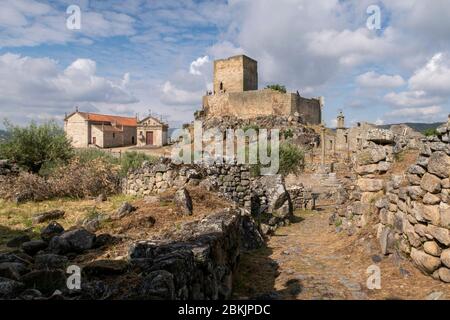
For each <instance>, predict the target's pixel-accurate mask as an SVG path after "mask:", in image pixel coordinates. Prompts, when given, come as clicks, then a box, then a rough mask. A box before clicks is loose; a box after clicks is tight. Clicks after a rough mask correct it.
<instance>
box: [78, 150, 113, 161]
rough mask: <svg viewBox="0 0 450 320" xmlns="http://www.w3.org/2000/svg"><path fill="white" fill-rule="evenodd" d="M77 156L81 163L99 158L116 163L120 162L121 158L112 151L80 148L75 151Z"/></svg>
mask: <svg viewBox="0 0 450 320" xmlns="http://www.w3.org/2000/svg"><path fill="white" fill-rule="evenodd" d="M75 156H76V157H77V158H78V160H79V161H80V163H89V162H91V161H94V160H98V159H102V160H103V161H105V162H108V163H110V164H116V165H117V164H119V162H120V161H119V158H117V157H114V156H113V155H112V154H111V153H109V152H106V151H103V150H99V149H79V150H77V151H76V152H75Z"/></svg>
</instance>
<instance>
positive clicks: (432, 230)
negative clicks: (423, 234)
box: [427, 224, 450, 246]
mask: <svg viewBox="0 0 450 320" xmlns="http://www.w3.org/2000/svg"><path fill="white" fill-rule="evenodd" d="M427 233H428V234H430V235H431V236H432V237H433V238H435V239H436V240H437V241H439V242H440V243H442V244H443V245H445V246H449V245H450V231H449V230H448V229H445V228H440V227H436V226H434V225H432V224H429V225H428V226H427Z"/></svg>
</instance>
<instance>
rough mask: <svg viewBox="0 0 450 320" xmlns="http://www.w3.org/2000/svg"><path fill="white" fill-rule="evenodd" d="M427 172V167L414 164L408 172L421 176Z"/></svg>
mask: <svg viewBox="0 0 450 320" xmlns="http://www.w3.org/2000/svg"><path fill="white" fill-rule="evenodd" d="M425 172H426V171H425V169H424V168H422V167H421V166H418V165H412V166H410V167H409V169H408V173H410V174H416V175H419V176H423V175H424V174H425Z"/></svg>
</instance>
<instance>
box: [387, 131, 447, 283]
mask: <svg viewBox="0 0 450 320" xmlns="http://www.w3.org/2000/svg"><path fill="white" fill-rule="evenodd" d="M438 131H439V133H440V136H439V137H432V138H428V139H427V141H426V142H425V144H424V146H423V147H422V148H421V150H420V156H419V157H418V159H417V162H416V164H414V165H412V166H410V167H409V169H408V171H407V172H406V173H405V174H404V175H402V176H393V177H392V178H391V180H390V181H389V182H388V183H387V185H386V196H385V197H384V198H383V199H382V200H381V201H380V202H379V203H378V204H379V209H380V211H379V217H380V224H379V226H378V237H379V239H380V243H381V245H382V250H383V251H384V252H385V253H389V252H392V251H394V250H400V251H402V252H403V253H404V254H406V255H408V256H410V257H411V259H412V260H413V261H414V263H415V264H416V265H417V266H418V267H419V268H420V269H421V270H422V271H423V272H425V273H427V274H430V275H431V276H432V277H433V278H435V279H440V280H442V281H444V282H450V248H449V247H450V206H449V203H450V202H449V200H450V197H449V195H450V182H449V173H450V156H449V155H450V145H449V143H448V136H449V128H448V126H447V125H445V126H442V127H440V128H439V129H438Z"/></svg>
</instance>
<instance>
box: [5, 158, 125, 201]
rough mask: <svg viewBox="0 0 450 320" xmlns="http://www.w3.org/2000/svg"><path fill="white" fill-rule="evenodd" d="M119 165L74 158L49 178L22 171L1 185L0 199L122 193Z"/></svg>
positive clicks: (104, 161) (79, 196) (77, 196)
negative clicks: (120, 191)
mask: <svg viewBox="0 0 450 320" xmlns="http://www.w3.org/2000/svg"><path fill="white" fill-rule="evenodd" d="M119 169H120V168H119V166H118V165H113V164H111V163H109V162H108V161H106V160H105V159H102V158H97V159H94V160H92V161H89V162H82V161H80V159H79V158H77V157H75V158H74V159H72V160H71V161H70V162H69V163H68V164H66V165H63V166H60V167H57V168H55V169H53V170H52V171H51V173H50V174H49V176H48V177H46V178H45V177H42V176H40V175H38V174H33V173H28V172H22V173H20V174H19V176H17V177H10V178H7V179H6V181H3V182H2V183H1V184H0V198H4V199H11V200H12V199H14V198H20V199H23V200H34V201H42V200H46V199H52V198H60V197H69V198H85V197H95V196H98V195H99V194H101V193H104V194H107V195H109V194H114V193H117V192H118V191H119V190H120V178H119V175H118V172H119Z"/></svg>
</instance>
